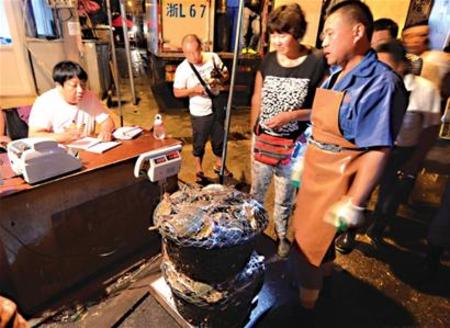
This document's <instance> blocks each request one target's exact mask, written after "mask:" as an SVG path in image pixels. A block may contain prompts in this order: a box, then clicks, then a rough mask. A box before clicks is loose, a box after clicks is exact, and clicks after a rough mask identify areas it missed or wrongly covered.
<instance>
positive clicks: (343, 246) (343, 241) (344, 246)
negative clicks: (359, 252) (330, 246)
mask: <svg viewBox="0 0 450 328" xmlns="http://www.w3.org/2000/svg"><path fill="white" fill-rule="evenodd" d="M355 238H356V230H354V229H349V230H347V231H346V232H344V233H342V234H341V235H340V236H339V237H337V238H336V240H335V242H334V247H335V249H336V250H337V251H338V252H339V253H341V254H344V255H346V254H349V253H351V251H353V249H354V248H355Z"/></svg>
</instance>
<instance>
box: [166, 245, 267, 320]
mask: <svg viewBox="0 0 450 328" xmlns="http://www.w3.org/2000/svg"><path fill="white" fill-rule="evenodd" d="M161 268H162V272H163V275H164V278H165V280H166V281H167V283H168V285H169V286H170V288H171V290H172V295H173V298H174V300H175V305H176V307H177V310H178V312H179V313H180V314H181V315H182V316H183V318H184V319H186V320H187V321H188V322H190V323H191V324H193V325H195V326H196V327H215V328H218V327H227V328H230V327H242V326H243V325H244V323H245V322H246V321H247V320H248V317H249V314H250V312H251V309H252V301H253V300H254V298H255V296H256V295H257V294H258V293H259V291H260V289H261V287H262V284H263V280H264V271H265V265H264V257H263V256H259V255H258V254H256V253H253V254H252V255H251V257H250V260H249V261H248V262H247V264H246V265H245V266H244V268H243V270H241V272H239V273H238V274H237V275H235V276H234V277H232V278H231V279H229V280H227V281H224V282H222V283H220V284H213V285H210V284H206V283H203V282H199V281H195V280H193V279H191V278H190V277H188V276H186V275H184V274H182V273H179V272H178V271H177V270H176V269H175V266H174V265H173V263H172V262H171V261H170V260H168V259H165V260H164V261H163V263H162V265H161Z"/></svg>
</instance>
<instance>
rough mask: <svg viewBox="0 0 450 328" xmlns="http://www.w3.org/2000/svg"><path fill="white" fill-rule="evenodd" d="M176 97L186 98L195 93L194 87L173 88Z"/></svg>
mask: <svg viewBox="0 0 450 328" xmlns="http://www.w3.org/2000/svg"><path fill="white" fill-rule="evenodd" d="M173 94H174V95H175V97H176V98H186V97H190V96H192V95H193V88H185V89H173Z"/></svg>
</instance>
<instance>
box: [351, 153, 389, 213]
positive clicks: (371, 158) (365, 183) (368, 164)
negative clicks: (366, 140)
mask: <svg viewBox="0 0 450 328" xmlns="http://www.w3.org/2000/svg"><path fill="white" fill-rule="evenodd" d="M389 153H390V149H389V148H381V149H377V150H370V151H368V152H367V153H365V154H363V155H362V157H361V158H360V160H359V167H358V171H357V173H356V176H355V179H354V180H353V183H352V185H351V187H350V189H349V192H348V193H347V195H346V196H348V197H349V198H350V199H351V201H352V203H353V205H356V206H364V205H365V203H366V201H367V199H368V198H369V195H370V193H371V192H372V190H373V188H374V187H375V185H376V184H377V183H378V180H379V178H380V176H381V174H382V173H383V170H384V167H385V164H386V161H387V159H388V157H389Z"/></svg>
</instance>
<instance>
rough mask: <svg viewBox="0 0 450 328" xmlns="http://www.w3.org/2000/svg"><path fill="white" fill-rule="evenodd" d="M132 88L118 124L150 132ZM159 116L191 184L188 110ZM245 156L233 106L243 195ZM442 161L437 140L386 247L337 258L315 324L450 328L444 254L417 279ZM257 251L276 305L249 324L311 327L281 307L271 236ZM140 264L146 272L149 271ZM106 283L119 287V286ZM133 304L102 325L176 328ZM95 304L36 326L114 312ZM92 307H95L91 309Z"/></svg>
mask: <svg viewBox="0 0 450 328" xmlns="http://www.w3.org/2000/svg"><path fill="white" fill-rule="evenodd" d="M126 82H127V81H126V80H123V81H122V83H123V85H122V87H123V90H122V91H124V90H128V86H127V85H126ZM136 90H137V96H138V97H139V98H140V102H139V104H138V105H137V106H136V105H133V104H132V101H131V97H130V95H129V92H127V91H125V92H124V93H125V96H124V98H125V101H126V104H125V105H124V107H123V112H124V121H125V124H126V125H134V124H137V125H140V126H142V127H144V128H147V129H148V128H150V127H151V125H152V121H153V117H154V115H155V114H156V113H157V112H158V108H157V105H156V102H155V101H154V99H153V98H152V96H151V93H150V88H149V86H148V83H147V82H146V78H145V77H139V78H137V79H136ZM112 111H113V112H114V116H115V117H116V119H117V118H118V115H119V114H118V110H117V109H114V108H113V109H112ZM163 115H164V123H165V126H166V129H167V132H168V134H169V135H170V136H172V137H174V138H177V139H180V140H182V141H183V142H184V147H183V153H182V155H183V165H182V168H181V172H180V174H179V178H180V181H182V182H188V183H190V182H193V181H194V167H193V165H192V164H193V157H192V155H191V152H192V140H191V129H190V121H189V116H188V113H187V111H186V110H166V111H165V112H164V113H163ZM117 121H118V119H117ZM249 154H250V129H249V109H248V108H239V109H235V110H233V113H232V119H231V125H230V141H229V143H228V158H227V166H228V168H229V169H230V170H231V171H232V172H233V173H234V177H235V178H234V179H228V180H226V181H225V183H226V184H235V185H237V186H238V187H239V188H241V189H244V190H245V189H246V188H248V187H249V183H250V155H249ZM448 163H450V144H449V143H445V142H442V141H441V142H440V143H439V144H437V145H436V147H435V148H434V149H433V150H432V152H431V153H430V155H429V159H428V161H427V164H426V169H425V170H424V171H423V172H422V174H421V175H420V177H419V179H418V181H417V184H416V188H415V190H414V192H413V194H412V196H411V197H410V201H409V204H406V205H404V206H402V208H401V210H400V211H399V213H398V217H397V219H396V220H394V222H393V224H392V226H391V229H390V231H388V232H387V234H386V238H385V241H386V245H385V246H384V247H383V248H382V249H381V250H380V251H379V252H374V251H372V250H371V249H370V247H368V243H367V240H366V238H365V237H364V236H363V235H360V236H358V243H357V248H356V250H355V251H353V252H352V253H351V254H349V255H346V256H344V255H339V256H338V258H337V261H336V267H335V269H336V270H335V273H334V275H333V277H332V285H331V288H330V289H328V291H327V292H326V294H325V295H323V296H322V297H321V298H320V302H319V304H318V308H317V313H316V315H315V319H314V320H313V321H314V322H315V324H316V325H317V326H321V327H326V326H332V325H334V326H338V327H340V326H351V327H382V326H383V327H384V326H386V327H404V326H414V327H416V326H417V327H450V256H449V254H448V253H447V254H445V256H444V258H443V259H442V265H441V267H440V270H439V272H438V274H437V275H436V276H435V277H434V278H433V279H429V280H425V281H424V280H423V279H421V278H422V276H421V275H420V271H421V269H422V267H423V266H422V263H421V262H422V260H423V256H424V252H425V236H426V231H427V226H428V224H429V223H430V221H431V219H432V217H433V215H434V213H435V211H436V208H437V206H438V205H439V201H440V196H441V193H442V190H443V186H444V185H445V182H446V181H447V179H448V174H449V171H448ZM212 165H213V156H212V153H211V150H210V148H208V150H207V154H206V156H205V173H206V175H207V176H208V177H209V178H210V180H211V181H217V176H216V175H215V174H214V173H213V171H212ZM438 173H439V174H438ZM443 173H445V174H443ZM272 198H273V196H272V193H271V192H270V193H269V195H268V202H267V208H268V210H269V211H270V209H271V208H272V202H271V201H270V199H272ZM372 203H373V201H372ZM266 233H267V235H268V236H273V225H271V226H269V228H268V230H267V231H266ZM260 247H261V251H262V252H263V253H264V254H265V255H266V256H267V258H268V259H269V263H270V265H269V271H268V274H267V278H266V279H267V283H266V285H265V287H264V288H265V290H264V289H263V291H265V292H266V293H268V292H269V291H270V293H269V294H270V295H272V296H271V297H272V299H276V300H277V302H275V303H273V302H272V303H270V304H272V305H273V306H272V308H271V309H269V308H265V309H264V311H263V312H264V317H263V320H262V321H260V322H259V324H257V325H255V326H257V327H274V326H278V327H288V326H292V327H298V326H305V327H308V326H310V324H311V322H310V321H308V323H307V322H306V321H303V319H302V317H301V316H300V318H298V317H295V316H292V317H291V316H290V315H292V313H291V312H292V311H291V309H290V308H289V306H286V304H292V301H293V300H294V299H295V298H296V294H295V290H294V289H292V288H291V287H290V286H289V283H288V278H287V275H286V272H287V265H288V262H286V261H280V260H279V259H278V258H277V257H276V256H275V255H274V250H275V243H273V242H272V241H271V240H270V239H268V238H267V240H265V241H264V242H263V245H260ZM143 266H144V270H145V268H149V267H150V266H147V267H146V266H145V265H143ZM131 275H132V274H131ZM147 276H148V275H144V277H143V278H136V279H132V280H133V282H129V283H127V284H125V285H124V287H123V288H122V289H121V293H114V297H117V300H119V299H120V297H119V296H118V294H123V293H125V294H126V293H127V292H130V291H131V290H133V289H134V290H136V287H135V286H136V283H139V281H141V282H142V284H140V288H142V286H145V277H147ZM142 279H143V280H142ZM119 280H120V278H119ZM125 280H126V279H125ZM111 284H112V285H114V284H117V281H115V282H113V283H111ZM133 286H134V287H133ZM144 289H145V288H144ZM110 295H111V294H110ZM110 298H111V297H110ZM110 298H109V300H108V298H106V299H103V300H102V302H103V303H105V304H108V302H109V303H111V299H110ZM122 298H123V300H122V301H121V302H122V303H126V302H127V298H126V297H122ZM133 300H134V301H130V300H129V301H128V302H129V304H128V305H129V306H128V307H129V310H128V311H123V313H122V315H121V316H119V317H118V318H117V320H115V321H114V320H113V321H106V320H105V321H104V322H114V324H106V323H105V326H118V327H127V328H128V327H129V328H134V327H178V324H177V323H176V322H175V321H174V320H173V319H172V318H171V317H170V315H168V313H167V312H165V310H164V309H163V308H162V307H161V306H160V305H159V304H158V303H157V302H156V301H155V299H154V298H153V297H152V296H151V295H150V294H149V293H148V292H145V293H144V292H143V294H142V295H141V296H140V297H139V298H137V299H136V298H133ZM98 302H99V299H93V300H92V303H89V302H85V303H84V304H83V306H82V307H81V309H79V310H78V311H77V310H76V309H74V310H73V311H72V312H68V313H69V314H68V315H67V316H65V317H64V316H63V317H61V316H57V317H56V318H57V320H56V322H53V323H50V322H48V321H47V322H46V323H42V324H40V325H39V324H38V326H43V327H63V326H64V327H88V326H89V322H93V321H89V320H87V319H86V318H92V317H93V316H94V317H95V315H93V314H92V313H93V312H96V313H97V314H96V315H97V316H102V315H104V316H107V315H108V313H109V312H111V311H113V312H114V311H118V310H117V308H115V307H112V306H109V307H108V306H107V305H105V306H102V305H101V304H102V302H100V303H98ZM91 304H95V305H92V307H90V306H89V305H91ZM99 304H100V305H99ZM261 306H262V305H261ZM93 309H94V310H93ZM114 309H116V310H114ZM102 311H103V312H102ZM108 311H109V312H108ZM287 318H294V319H295V320H297V321H296V322H295V323H293V324H292V325H290V323H288V322H287V321H286V319H287ZM298 320H299V321H300V322H299V321H298Z"/></svg>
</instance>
